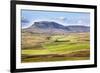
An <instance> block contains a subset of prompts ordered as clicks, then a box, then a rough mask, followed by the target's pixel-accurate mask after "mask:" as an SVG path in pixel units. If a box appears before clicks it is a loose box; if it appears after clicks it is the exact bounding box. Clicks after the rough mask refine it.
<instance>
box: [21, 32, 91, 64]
mask: <svg viewBox="0 0 100 73" xmlns="http://www.w3.org/2000/svg"><path fill="white" fill-rule="evenodd" d="M21 39H22V40H21V42H22V43H21V62H23V63H26V62H49V61H74V60H89V58H90V35H89V32H85V33H66V34H35V33H29V32H22V38H21Z"/></svg>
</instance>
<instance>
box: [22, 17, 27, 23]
mask: <svg viewBox="0 0 100 73" xmlns="http://www.w3.org/2000/svg"><path fill="white" fill-rule="evenodd" d="M21 22H22V23H29V20H28V19H26V18H25V17H22V18H21Z"/></svg>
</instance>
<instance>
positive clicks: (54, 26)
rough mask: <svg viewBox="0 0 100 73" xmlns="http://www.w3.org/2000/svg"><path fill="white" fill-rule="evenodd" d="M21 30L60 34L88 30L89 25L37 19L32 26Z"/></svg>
mask: <svg viewBox="0 0 100 73" xmlns="http://www.w3.org/2000/svg"><path fill="white" fill-rule="evenodd" d="M22 30H24V31H27V32H32V33H53V34H61V33H70V32H89V31H90V27H89V26H82V25H71V26H64V25H62V24H59V23H57V22H53V21H39V22H34V24H33V25H32V26H30V27H28V28H25V29H22Z"/></svg>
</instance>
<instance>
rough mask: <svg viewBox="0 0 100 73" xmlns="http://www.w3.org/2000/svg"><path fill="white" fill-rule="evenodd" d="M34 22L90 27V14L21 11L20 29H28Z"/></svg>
mask: <svg viewBox="0 0 100 73" xmlns="http://www.w3.org/2000/svg"><path fill="white" fill-rule="evenodd" d="M36 21H55V22H57V23H60V24H62V25H64V26H71V25H82V26H89V25H90V13H88V12H66V11H64V12H62V11H39V10H38V11H36V10H21V25H22V28H28V27H30V26H31V25H33V24H34V22H36Z"/></svg>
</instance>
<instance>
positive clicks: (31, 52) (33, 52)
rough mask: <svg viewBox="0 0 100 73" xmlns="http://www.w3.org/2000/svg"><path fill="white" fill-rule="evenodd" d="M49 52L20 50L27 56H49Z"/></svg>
mask: <svg viewBox="0 0 100 73" xmlns="http://www.w3.org/2000/svg"><path fill="white" fill-rule="evenodd" d="M49 53H50V52H49V50H22V54H28V55H42V54H49Z"/></svg>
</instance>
